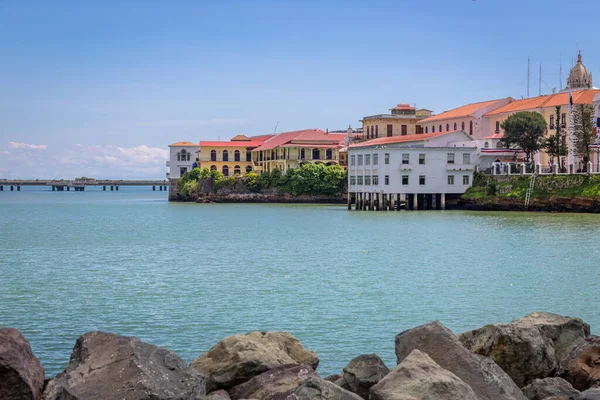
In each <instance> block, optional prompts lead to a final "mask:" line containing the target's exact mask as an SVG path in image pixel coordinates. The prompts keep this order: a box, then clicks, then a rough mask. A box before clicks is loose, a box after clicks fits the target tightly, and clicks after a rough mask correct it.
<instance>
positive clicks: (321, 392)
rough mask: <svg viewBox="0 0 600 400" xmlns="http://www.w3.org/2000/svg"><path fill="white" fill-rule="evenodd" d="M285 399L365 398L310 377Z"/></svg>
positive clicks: (350, 399)
mask: <svg viewBox="0 0 600 400" xmlns="http://www.w3.org/2000/svg"><path fill="white" fill-rule="evenodd" d="M366 398H368V397H366ZM285 400H363V398H362V397H360V396H358V395H357V394H354V393H352V392H350V391H348V390H345V389H342V388H341V387H339V386H338V385H336V384H334V383H332V382H330V381H326V380H324V379H315V378H309V379H306V380H305V381H304V382H302V383H300V386H298V387H297V388H296V390H294V391H293V392H292V393H291V394H290V395H288V396H287V397H286V398H285Z"/></svg>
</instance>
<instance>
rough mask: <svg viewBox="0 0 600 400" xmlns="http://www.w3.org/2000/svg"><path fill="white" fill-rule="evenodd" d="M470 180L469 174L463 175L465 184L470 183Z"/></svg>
mask: <svg viewBox="0 0 600 400" xmlns="http://www.w3.org/2000/svg"><path fill="white" fill-rule="evenodd" d="M469 180H470V177H469V175H463V185H468V184H469Z"/></svg>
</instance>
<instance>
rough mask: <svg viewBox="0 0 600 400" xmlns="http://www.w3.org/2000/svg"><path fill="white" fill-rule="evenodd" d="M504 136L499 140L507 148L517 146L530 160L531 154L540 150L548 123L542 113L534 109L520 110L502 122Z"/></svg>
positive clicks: (528, 160)
mask: <svg viewBox="0 0 600 400" xmlns="http://www.w3.org/2000/svg"><path fill="white" fill-rule="evenodd" d="M502 129H504V137H503V138H502V139H500V142H501V143H502V144H503V145H504V146H505V147H507V148H514V147H516V148H519V149H522V150H523V151H524V152H525V159H526V161H527V162H530V161H531V160H532V159H533V155H534V154H535V153H537V152H538V151H540V149H541V148H542V145H543V142H544V135H545V134H546V132H547V131H548V125H547V124H546V120H545V119H544V117H543V116H542V114H540V113H537V112H534V111H521V112H518V113H516V114H513V115H511V116H510V117H508V118H506V120H505V121H504V122H502Z"/></svg>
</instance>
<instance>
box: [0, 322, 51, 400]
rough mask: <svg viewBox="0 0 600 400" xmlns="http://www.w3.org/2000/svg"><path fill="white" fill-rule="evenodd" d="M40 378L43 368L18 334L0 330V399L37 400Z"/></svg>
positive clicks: (42, 382)
mask: <svg viewBox="0 0 600 400" xmlns="http://www.w3.org/2000/svg"><path fill="white" fill-rule="evenodd" d="M44 374H45V373H44V367H43V366H42V364H41V363H40V360H38V359H37V358H35V356H34V355H33V353H32V351H31V346H30V345H29V342H28V341H27V339H25V338H24V337H23V335H21V332H19V331H18V330H16V329H14V328H2V329H0V399H2V400H29V399H31V400H39V399H40V398H41V397H42V390H43V388H44Z"/></svg>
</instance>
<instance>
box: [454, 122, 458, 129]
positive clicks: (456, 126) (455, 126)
mask: <svg viewBox="0 0 600 400" xmlns="http://www.w3.org/2000/svg"><path fill="white" fill-rule="evenodd" d="M457 129H458V125H456V122H455V123H454V130H457Z"/></svg>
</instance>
